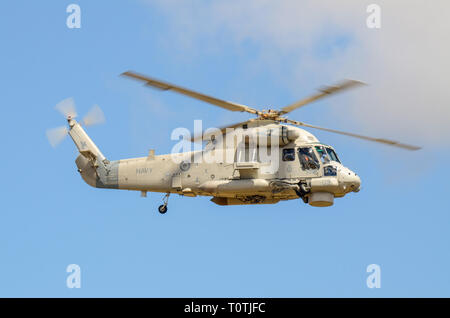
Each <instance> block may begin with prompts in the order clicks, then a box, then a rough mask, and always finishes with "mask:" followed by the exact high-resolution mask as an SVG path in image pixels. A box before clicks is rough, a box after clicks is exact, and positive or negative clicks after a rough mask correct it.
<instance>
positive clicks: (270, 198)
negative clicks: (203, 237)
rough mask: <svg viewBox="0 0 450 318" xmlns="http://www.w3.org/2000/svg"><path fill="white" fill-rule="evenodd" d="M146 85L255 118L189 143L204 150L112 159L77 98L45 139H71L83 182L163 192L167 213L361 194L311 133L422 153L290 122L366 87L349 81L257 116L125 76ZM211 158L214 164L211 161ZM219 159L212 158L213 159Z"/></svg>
mask: <svg viewBox="0 0 450 318" xmlns="http://www.w3.org/2000/svg"><path fill="white" fill-rule="evenodd" d="M121 75H122V76H124V77H127V78H131V79H134V80H137V81H139V82H142V83H144V84H145V85H146V86H149V87H152V88H156V89H159V90H163V91H165V90H170V91H173V92H176V93H179V94H182V95H185V96H188V97H191V98H194V99H197V100H200V101H203V102H206V103H209V104H211V105H214V106H218V107H221V108H223V109H226V110H229V111H233V112H247V113H250V114H252V115H255V116H256V118H251V119H249V120H247V121H244V122H239V123H236V124H233V125H228V126H226V127H220V128H217V129H214V130H213V133H207V132H201V133H200V134H197V135H194V136H193V137H192V138H190V139H189V141H190V142H192V143H199V142H200V143H201V144H203V142H206V145H205V146H204V147H203V146H202V145H201V147H200V149H199V150H194V151H187V152H181V153H175V154H174V153H172V154H163V155H155V151H154V150H153V149H152V150H150V151H149V153H148V155H147V156H146V157H139V158H130V159H120V160H114V161H110V160H108V159H106V157H105V156H104V155H103V153H102V152H101V151H100V150H99V148H98V147H97V146H96V145H95V143H94V142H93V141H92V140H91V138H90V137H89V136H88V135H87V133H86V131H85V129H84V128H83V127H82V125H83V126H89V125H93V124H97V123H101V122H103V121H104V114H103V112H102V111H101V109H100V108H99V107H98V106H94V108H93V109H92V110H91V111H90V112H89V113H88V114H87V115H86V117H85V118H84V119H83V120H82V121H81V122H77V121H76V119H75V118H76V117H77V113H76V109H75V104H74V101H73V99H72V98H69V99H66V100H64V101H62V102H60V103H59V104H57V106H56V109H57V110H58V111H60V112H61V113H62V114H63V115H64V116H65V118H66V120H67V124H68V127H66V126H63V127H59V128H56V129H52V130H48V131H47V137H48V139H49V141H50V143H51V144H52V146H56V145H57V144H58V143H59V142H61V141H62V139H64V137H65V136H66V135H70V137H71V138H72V140H73V142H74V143H75V145H76V147H77V149H78V151H79V155H78V157H77V158H76V160H75V163H76V166H77V168H78V172H79V173H80V175H81V177H82V179H83V180H84V181H85V182H86V183H87V184H88V185H90V186H92V187H95V188H106V189H122V190H134V191H140V192H141V196H143V197H146V196H147V192H159V193H164V194H165V195H164V197H163V203H162V204H161V205H160V206H159V207H158V211H159V213H161V214H164V213H166V212H167V210H168V201H169V196H170V195H171V194H179V195H182V196H187V197H197V196H208V197H211V201H212V202H213V203H215V204H217V205H222V206H229V205H248V204H275V203H278V202H279V201H284V200H293V199H299V198H301V199H302V201H303V202H304V203H306V204H309V205H311V206H315V207H328V206H331V205H333V204H334V199H335V198H341V197H344V196H345V195H347V194H349V193H351V192H359V191H360V188H361V179H360V177H359V176H358V175H357V174H356V173H355V172H353V171H352V170H350V169H349V168H348V167H345V166H344V165H343V164H342V163H341V161H340V159H339V157H338V155H337V153H336V151H335V149H334V148H333V147H332V146H330V145H326V144H324V143H321V142H320V141H319V140H318V139H317V138H316V137H315V136H314V135H313V134H311V133H310V132H309V131H307V130H305V129H303V128H300V127H304V128H313V129H317V130H323V131H327V132H331V133H336V134H341V135H345V136H349V137H355V138H359V139H364V140H368V141H372V142H377V143H382V144H385V145H389V146H394V147H399V148H403V149H406V150H418V149H420V147H417V146H413V145H408V144H404V143H400V142H397V141H393V140H388V139H383V138H373V137H368V136H363V135H359V134H355V133H350V132H344V131H340V130H335V129H330V128H324V127H319V126H315V125H310V124H307V123H304V122H300V121H296V120H292V119H288V118H287V117H286V116H285V115H286V114H288V113H290V112H292V111H293V110H296V109H298V108H301V107H303V106H305V105H308V104H310V103H312V102H315V101H317V100H319V99H322V98H324V97H326V96H330V95H333V94H336V93H339V92H341V91H344V90H347V89H350V88H354V87H357V86H361V85H364V83H363V82H360V81H356V80H349V79H347V80H343V81H341V82H339V83H338V84H336V85H333V86H326V87H323V88H321V89H319V90H318V91H317V92H316V93H314V94H312V95H311V96H309V97H307V98H304V99H301V100H299V101H297V102H295V103H293V104H290V105H288V106H286V107H283V108H281V109H279V110H275V109H268V110H258V109H256V108H252V107H249V106H246V105H242V104H238V103H234V102H230V101H225V100H222V99H218V98H215V97H212V96H209V95H205V94H202V93H199V92H196V91H193V90H191V89H187V88H183V87H180V86H177V85H174V84H170V83H167V82H164V81H161V80H158V79H155V78H151V77H148V76H145V75H142V74H140V73H136V72H134V71H127V72H124V73H122V74H121ZM207 158H209V159H210V160H206V159H207ZM211 158H214V160H211Z"/></svg>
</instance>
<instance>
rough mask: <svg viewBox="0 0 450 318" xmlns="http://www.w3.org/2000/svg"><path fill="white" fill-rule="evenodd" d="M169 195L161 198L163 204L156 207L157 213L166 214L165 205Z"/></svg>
mask: <svg viewBox="0 0 450 318" xmlns="http://www.w3.org/2000/svg"><path fill="white" fill-rule="evenodd" d="M169 196H170V193H167V194H166V195H165V196H164V198H163V204H162V205H160V206H159V207H158V212H159V213H161V214H164V213H166V212H167V204H168V203H169Z"/></svg>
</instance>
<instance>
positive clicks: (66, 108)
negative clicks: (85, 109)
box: [55, 97, 77, 118]
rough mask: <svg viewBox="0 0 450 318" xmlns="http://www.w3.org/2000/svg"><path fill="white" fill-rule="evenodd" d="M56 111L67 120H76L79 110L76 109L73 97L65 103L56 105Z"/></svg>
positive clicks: (64, 101) (65, 100)
mask: <svg viewBox="0 0 450 318" xmlns="http://www.w3.org/2000/svg"><path fill="white" fill-rule="evenodd" d="M55 108H56V110H58V111H59V112H60V113H61V114H63V115H64V117H66V118H75V117H77V110H76V107H75V101H74V100H73V98H72V97H69V98H66V99H64V100H63V101H61V102H59V103H58V104H57V105H56V107H55Z"/></svg>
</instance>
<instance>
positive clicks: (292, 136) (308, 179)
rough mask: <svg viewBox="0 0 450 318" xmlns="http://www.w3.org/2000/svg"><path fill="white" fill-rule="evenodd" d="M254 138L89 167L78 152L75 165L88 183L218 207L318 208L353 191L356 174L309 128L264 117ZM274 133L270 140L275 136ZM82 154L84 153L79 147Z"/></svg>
mask: <svg viewBox="0 0 450 318" xmlns="http://www.w3.org/2000/svg"><path fill="white" fill-rule="evenodd" d="M244 128H245V129H244V130H245V131H244V134H247V135H250V136H256V140H257V141H256V143H254V144H253V145H252V142H251V141H249V138H248V137H247V139H245V138H244V139H240V140H241V141H240V142H239V140H238V141H237V142H236V140H237V139H238V138H236V136H240V135H239V134H242V131H237V132H230V133H229V134H227V138H228V139H226V138H224V139H223V140H222V139H221V138H217V137H214V138H213V139H212V140H210V141H209V142H208V143H207V145H206V146H205V148H204V149H202V150H200V151H188V152H184V153H177V154H166V155H154V152H150V153H149V155H148V156H147V157H140V158H132V159H123V160H117V161H108V160H106V159H104V160H103V161H102V162H97V163H96V165H93V164H92V160H91V159H90V158H89V157H88V156H85V155H83V154H80V156H79V157H78V158H77V160H76V163H77V166H78V169H79V172H80V173H81V176H82V177H83V179H84V180H85V181H86V182H87V183H88V184H90V185H91V186H94V187H98V188H113V189H125V190H136V191H141V192H142V193H146V192H162V193H177V194H180V195H184V196H191V197H194V196H211V197H213V198H212V201H213V202H214V203H216V204H220V205H234V204H262V203H276V202H278V201H280V200H290V199H297V198H299V197H302V198H303V200H304V201H305V202H308V203H310V204H311V205H315V206H328V205H331V204H333V199H334V198H335V197H342V196H344V195H345V194H347V193H349V192H352V191H353V192H357V191H359V188H360V182H361V181H360V178H359V177H358V176H357V175H356V174H355V173H354V172H352V171H351V170H350V169H348V168H346V167H344V166H343V165H342V164H341V162H340V160H339V158H338V157H337V155H336V153H335V151H334V149H333V148H332V147H330V146H328V145H324V144H321V143H320V142H319V141H318V140H317V138H316V137H315V136H313V135H312V134H311V133H309V132H307V131H305V130H303V129H300V128H297V127H292V126H287V125H282V124H278V123H271V122H269V123H267V121H265V122H263V123H261V122H255V123H253V124H252V125H250V126H249V127H244ZM274 136H275V137H274ZM80 152H81V151H80Z"/></svg>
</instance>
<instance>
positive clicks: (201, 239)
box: [0, 0, 450, 297]
mask: <svg viewBox="0 0 450 318" xmlns="http://www.w3.org/2000/svg"><path fill="white" fill-rule="evenodd" d="M70 3H72V2H71V1H58V2H56V1H39V2H37V1H4V2H2V4H0V9H1V12H2V18H1V19H0V34H1V39H2V48H1V62H0V63H1V70H2V74H1V81H2V83H1V84H2V85H1V87H2V90H1V91H2V93H1V94H0V103H1V105H2V118H3V121H2V124H1V125H0V129H1V133H2V136H3V143H2V165H1V166H2V170H1V171H2V176H3V182H2V183H1V192H2V193H3V195H2V198H3V207H2V209H1V210H2V211H1V213H0V255H1V258H0V296H3V297H9V296H25V297H37V296H39V297H49V296H57V297H94V296H101V297H103V296H104V297H109V296H113V297H117V296H125V297H171V296H173V297H197V296H198V297H315V296H319V297H320V296H325V297H350V296H356V297H392V296H401V297H414V296H425V297H429V296H437V297H440V296H446V297H449V296H450V274H449V271H448V269H449V268H450V257H449V253H448V251H449V248H448V244H449V242H450V231H449V224H450V215H449V209H448V206H447V203H448V200H447V195H448V194H447V192H448V191H447V190H448V184H447V182H446V180H448V179H449V177H450V174H449V172H448V169H445V168H443V167H441V165H442V164H443V162H446V160H445V159H444V158H446V157H447V156H448V155H449V147H448V138H446V137H445V136H448V135H446V134H448V131H447V130H436V131H435V135H427V136H431V137H428V139H423V140H421V139H420V138H419V137H420V136H422V134H421V133H420V130H421V129H423V128H421V127H419V126H414V125H413V124H411V125H407V127H402V126H401V121H402V117H399V118H396V117H395V116H394V115H395V112H394V113H393V115H392V116H388V117H389V118H387V119H386V121H383V122H375V120H373V127H372V126H371V125H370V123H368V122H364V118H365V117H364V113H365V110H366V109H367V111H370V110H369V107H370V105H371V104H370V103H371V101H373V100H369V98H368V97H367V96H371V95H370V93H368V92H370V91H371V89H372V87H374V88H375V90H376V92H380V90H382V89H383V87H380V86H377V82H376V78H377V77H376V76H375V77H371V74H369V73H365V72H364V71H362V70H364V67H362V66H361V65H360V64H361V60H364V59H366V60H367V59H368V55H369V54H368V53H367V51H365V50H364V48H366V47H367V42H368V41H370V39H369V40H368V39H367V37H365V38H364V39H363V38H362V37H361V36H360V35H361V32H368V31H366V30H360V31H358V32H353V31H352V29H349V28H348V26H346V25H340V24H339V23H337V22H336V21H339V19H336V20H335V19H329V20H327V21H328V22H327V23H322V21H321V19H316V20H315V23H316V26H317V25H318V27H317V28H316V29H314V30H313V31H314V32H315V33H314V34H315V35H317V37H314V40H311V39H306V40H304V41H303V40H302V44H301V45H297V44H296V42H295V39H294V40H292V39H289V41H286V42H279V41H278V40H274V38H272V37H271V36H269V35H267V34H264V30H261V33H259V29H258V28H257V27H255V25H256V26H257V24H255V25H253V26H250V27H249V26H248V25H243V26H242V33H241V32H237V33H236V30H241V29H240V26H239V25H236V24H235V21H229V22H230V23H232V25H231V27H230V25H228V24H227V19H228V18H227V15H225V16H223V17H222V20H220V19H217V20H218V21H222V22H220V23H222V24H220V23H219V24H218V25H211V20H210V18H209V17H207V15H206V14H205V13H207V12H208V7H210V4H209V3H208V2H204V1H194V2H187V3H188V4H185V5H184V7H188V9H189V10H193V11H194V12H197V10H196V9H198V8H202V10H205V11H202V10H200V11H198V12H199V14H198V15H191V16H189V14H190V12H191V11H189V10H187V9H186V8H184V9H186V10H185V11H180V12H175V13H173V12H172V13H169V12H170V9H171V5H172V4H171V3H172V2H170V3H169V4H168V5H165V4H164V2H159V1H127V2H126V3H125V2H120V3H118V2H114V3H108V4H106V2H100V1H95V2H94V1H86V0H83V1H81V0H80V1H77V2H73V3H77V4H79V5H80V7H81V10H82V11H81V14H82V28H81V29H77V30H75V29H68V28H67V27H66V18H67V15H68V14H67V13H66V7H67V5H69V4H70ZM216 3H221V4H223V5H225V4H224V3H225V2H220V1H217V2H216ZM235 5H236V3H235ZM219 7H220V6H219ZM203 8H206V9H203ZM236 8H238V9H239V5H237V7H236V6H235V7H234V9H235V10H236ZM308 8H309V9H311V5H309V7H308ZM362 8H363V9H362V12H361V18H358V19H360V20H361V21H362V22H361V23H362V25H363V27H365V26H364V19H365V16H366V13H365V11H364V7H362ZM182 9H183V8H182ZM305 10H306V9H305ZM311 10H314V12H316V11H317V8H314V5H313V9H311ZM220 12H225V9H224V10H222V11H220ZM264 14H265V13H264ZM325 14H330V13H329V12H328V13H327V12H324V15H325ZM255 15H257V13H255ZM177 17H179V18H180V19H176V18H177ZM189 17H190V18H192V21H191V22H190V23H187V24H185V25H184V27H183V23H184V22H186V21H188V20H189ZM183 19H185V20H183ZM176 20H177V21H178V22H176ZM180 21H181V22H183V23H181V22H180ZM386 23H389V21H387V22H386ZM280 24H281V23H280ZM292 27H293V26H292V25H287V26H286V28H287V29H289V28H292ZM199 30H203V31H201V32H200V31H199ZM300 31H301V30H300ZM300 31H298V30H297V31H296V32H300ZM308 31H309V30H308ZM280 32H281V31H280ZM283 32H284V31H283ZM286 32H291V31H290V30H288V31H286ZM305 32H306V31H305ZM261 34H262V35H261ZM280 34H282V33H279V34H277V35H276V36H275V38H277V39H280V36H279V35H280ZM236 35H238V36H236ZM260 35H261V36H260ZM299 41H300V39H299ZM374 41H378V39H374ZM405 41H406V40H405ZM305 43H306V44H308V45H309V46H308V47H309V49H305V48H306V46H305ZM405 45H407V44H406V43H405ZM356 51H357V53H353V52H356ZM364 52H366V53H367V54H366V53H364ZM353 54H358V55H355V56H358V57H360V58H358V59H356V58H353V59H352V58H351V57H354V55H353ZM380 54H381V53H380ZM342 56H346V58H347V59H345V63H349V62H348V60H350V61H352V60H353V62H352V63H351V65H352V66H354V65H357V66H358V67H355V68H354V69H353V68H352V67H350V68H349V69H347V70H344V71H343V70H342V69H341V68H340V67H331V68H330V67H329V66H330V65H333V64H336V65H337V64H339V63H340V64H339V65H340V66H342V63H343V62H342V61H343V60H341V57H342ZM348 57H350V59H348ZM368 60H369V61H371V60H370V59H368ZM373 61H374V63H375V62H377V63H380V61H382V60H381V59H374V60H373ZM345 65H349V64H345ZM308 66H311V67H308ZM312 66H318V68H319V69H318V70H317V72H316V71H315V70H314V69H313V67H312ZM372 66H373V65H371V67H372ZM378 67H379V68H383V65H381V64H380V65H378ZM130 69H131V70H136V71H139V72H142V73H144V74H148V75H150V76H154V77H157V78H161V79H166V80H168V81H172V82H174V83H178V84H180V85H182V86H186V87H191V88H193V89H197V90H199V91H203V92H205V93H209V94H212V95H215V96H217V97H219V98H223V99H227V100H232V101H236V102H238V103H243V104H248V105H250V106H255V107H258V108H263V107H264V106H267V105H272V106H280V107H282V106H285V105H288V104H290V103H292V102H293V101H295V100H297V99H299V98H301V97H303V96H305V95H307V94H308V93H310V92H311V91H313V89H314V88H316V87H318V86H320V85H322V84H331V83H333V82H335V81H337V80H339V79H340V78H341V77H343V76H344V77H345V76H348V77H356V78H358V79H361V80H365V81H367V80H368V79H369V80H372V81H374V82H372V83H370V84H371V86H367V87H365V88H361V89H359V90H358V91H355V92H349V93H346V94H343V95H339V96H336V97H334V98H333V99H330V100H324V101H321V102H318V103H317V104H314V105H310V106H308V107H305V109H304V110H301V111H300V110H299V111H296V112H294V113H292V114H291V116H290V117H291V118H293V119H297V120H304V121H306V122H310V123H312V124H317V125H322V126H328V127H330V128H336V129H343V130H349V131H356V132H358V131H362V132H366V133H371V134H374V133H375V134H376V135H377V136H380V137H388V138H394V139H396V138H403V139H401V140H402V141H405V142H410V143H417V140H416V139H415V136H413V135H411V134H409V133H405V134H404V135H402V131H408V132H409V131H410V130H411V127H413V128H415V129H414V131H419V132H418V135H420V136H419V137H418V138H419V143H420V144H421V145H423V146H424V149H423V150H421V151H420V152H406V151H402V150H396V149H391V148H388V147H384V146H380V145H374V144H371V143H367V142H363V141H359V140H353V139H349V138H346V137H340V136H333V135H330V134H327V133H321V132H314V131H312V132H313V133H314V134H315V135H316V136H317V137H318V138H319V139H320V140H321V141H323V142H325V143H328V144H332V145H333V146H334V147H335V148H336V150H337V152H338V154H339V155H340V157H341V159H342V161H343V163H344V165H346V166H348V167H349V168H350V169H352V170H354V171H356V172H357V173H358V174H359V175H360V176H361V178H362V190H361V191H360V192H359V193H357V194H350V195H348V196H347V197H345V198H343V199H337V200H336V201H335V205H334V206H332V207H330V208H325V209H318V208H314V207H310V206H307V205H304V204H303V202H301V200H294V201H290V202H281V203H279V204H276V205H261V206H242V207H241V206H236V207H221V206H216V205H214V204H213V203H211V202H209V199H208V198H184V197H179V196H172V197H171V198H170V203H169V212H168V213H167V214H166V215H160V214H159V213H158V212H157V210H156V208H157V207H158V206H159V205H160V204H161V203H160V202H161V200H162V197H163V195H162V194H149V196H148V197H147V198H141V197H140V196H139V193H135V192H131V191H115V190H100V189H94V188H91V187H89V186H88V185H86V184H85V183H84V182H83V181H82V180H81V178H80V177H79V175H78V172H77V171H76V166H75V163H74V160H75V158H76V156H77V152H76V149H75V146H74V145H73V143H72V142H71V141H70V139H67V140H65V141H64V142H63V143H62V144H61V145H60V146H59V147H58V148H56V149H53V148H51V146H50V145H49V144H48V142H47V140H46V137H45V131H46V129H48V128H52V127H56V126H59V125H62V124H64V119H63V118H62V117H61V115H60V114H59V113H57V112H56V111H55V110H54V106H55V105H56V104H57V103H58V102H59V101H61V100H62V99H64V98H67V97H70V96H73V97H74V98H75V101H76V103H77V107H78V112H79V114H80V115H82V114H85V113H86V112H87V111H88V110H89V109H90V107H91V106H92V104H94V103H96V104H99V105H100V106H101V107H102V109H103V111H104V112H105V115H106V119H107V122H106V124H104V125H102V126H96V127H92V128H89V129H88V130H87V132H88V134H89V135H90V136H91V138H92V139H93V140H94V141H95V142H96V144H97V145H98V146H99V148H100V149H101V150H102V152H103V153H104V154H105V156H106V157H107V158H109V159H111V160H115V159H120V158H129V157H136V156H145V155H146V154H147V151H148V149H151V148H155V149H156V153H157V154H162V153H168V152H170V150H171V148H172V147H173V145H174V144H175V143H176V141H171V140H170V133H171V131H172V130H173V129H174V128H177V127H187V128H190V129H193V120H194V119H203V120H204V123H205V125H211V126H214V125H217V126H218V125H223V124H226V123H234V122H236V121H239V120H244V119H246V118H248V116H247V115H245V114H240V113H238V114H235V113H231V112H226V111H225V110H222V109H220V108H215V107H212V106H209V105H207V104H203V103H201V102H198V101H194V100H191V99H188V98H184V97H182V96H176V95H174V94H170V93H162V92H158V91H152V90H150V89H148V88H144V87H142V86H141V85H140V84H139V83H137V82H134V81H130V80H128V79H125V78H120V77H119V76H118V75H119V74H120V73H122V72H124V71H126V70H130ZM361 69H362V70H361ZM353 70H354V74H352V71H353ZM388 71H389V70H384V72H388ZM385 74H387V75H389V73H385ZM300 75H301V76H300ZM392 76H393V77H394V75H392ZM300 77H301V78H302V79H300ZM409 77H412V78H414V76H411V74H409ZM411 81H412V80H411ZM297 83H298V84H297ZM400 86H401V83H398V87H399V88H400ZM394 87H396V86H394ZM412 92H413V93H414V91H412ZM383 93H387V94H383V96H384V97H383V98H386V97H385V96H389V95H390V94H389V93H390V91H388V92H383ZM409 93H410V94H411V90H409ZM352 94H355V95H353V96H358V98H357V99H356V101H361V100H364V99H365V98H366V99H367V104H360V103H357V104H355V100H354V99H353V97H351V95H352ZM366 94H368V95H366ZM394 95H395V93H392V96H394ZM424 96H426V95H424ZM421 97H423V96H422V95H421ZM380 98H381V97H380ZM398 105H399V106H398V107H403V106H401V104H398ZM413 106H414V105H413ZM346 107H349V108H348V113H347V110H346ZM381 107H382V106H381ZM430 107H433V106H430ZM352 109H353V110H355V109H357V113H355V112H354V111H353V112H352V111H351V110H352ZM390 109H392V107H390ZM414 109H415V108H414V107H413V111H414ZM355 114H357V115H355ZM358 114H362V115H361V116H359V115H358ZM358 116H359V117H358ZM418 116H419V117H420V114H419V115H418ZM434 116H435V117H437V118H438V119H439V117H444V118H445V117H446V116H447V115H446V113H442V114H440V113H436V112H435V113H434ZM406 117H407V116H406ZM406 117H405V118H404V120H405V121H407V120H409V119H410V117H408V118H406ZM411 118H412V117H411ZM360 120H361V121H360ZM424 120H426V118H425V117H424ZM394 122H396V123H397V124H393V123H394ZM394 126H395V127H394ZM428 128H429V130H430V131H432V130H433V129H432V127H428ZM395 132H398V133H399V136H397V135H391V134H392V133H395ZM427 132H429V131H428V130H427ZM424 134H425V133H424ZM433 136H436V138H438V137H440V138H441V139H440V140H445V139H447V141H446V142H445V141H444V143H443V144H438V143H433V142H430V143H429V144H427V143H426V140H432V137H433ZM405 138H406V139H405ZM438 139H439V138H438ZM72 263H75V264H78V265H79V266H80V267H81V281H82V288H80V289H68V288H67V287H66V277H67V275H68V274H67V273H66V271H65V270H66V267H67V266H68V265H69V264H72ZM373 263H375V264H379V265H380V266H381V281H382V283H381V284H382V287H381V288H380V289H369V288H367V287H366V277H367V275H368V274H367V273H366V267H367V266H368V265H369V264H373Z"/></svg>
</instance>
